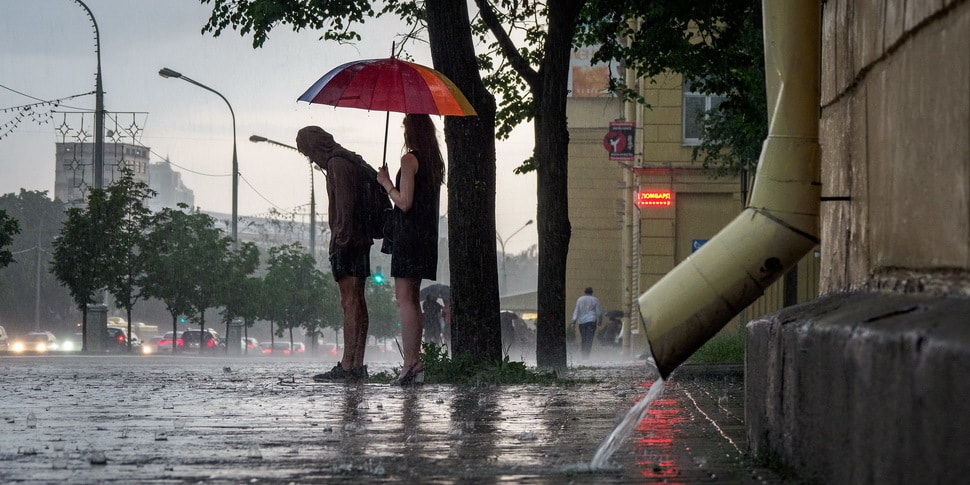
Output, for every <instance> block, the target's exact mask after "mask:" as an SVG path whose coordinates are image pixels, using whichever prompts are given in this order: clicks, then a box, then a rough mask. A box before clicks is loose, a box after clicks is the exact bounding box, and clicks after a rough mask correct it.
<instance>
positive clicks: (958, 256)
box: [820, 0, 970, 293]
mask: <svg viewBox="0 0 970 485" xmlns="http://www.w3.org/2000/svg"><path fill="white" fill-rule="evenodd" d="M822 32H823V39H822V47H823V53H822V54H823V61H822V67H823V69H822V111H821V122H820V123H821V125H820V128H821V135H820V137H821V145H822V184H823V191H822V194H823V196H829V197H833V196H834V197H848V198H849V199H850V200H847V201H830V202H823V204H822V269H821V274H822V283H821V284H822V292H823V293H824V292H831V291H838V290H842V289H846V288H857V287H860V286H862V285H865V284H867V283H868V281H869V278H870V276H872V275H878V274H879V273H881V272H883V271H885V270H887V269H888V268H913V269H920V268H926V269H930V268H958V269H962V270H970V41H968V39H970V3H968V2H966V1H960V0H950V1H946V2H944V1H943V0H935V1H930V0H920V1H915V0H910V1H901V0H897V1H888V2H883V1H871V2H858V1H852V0H833V1H828V2H825V4H824V7H823V27H822Z"/></svg>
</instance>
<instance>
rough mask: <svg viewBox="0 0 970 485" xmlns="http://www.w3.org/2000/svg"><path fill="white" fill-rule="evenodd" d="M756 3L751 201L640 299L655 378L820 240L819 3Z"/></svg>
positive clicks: (769, 0) (780, 0)
mask: <svg viewBox="0 0 970 485" xmlns="http://www.w3.org/2000/svg"><path fill="white" fill-rule="evenodd" d="M762 5H763V11H764V35H765V82H766V85H767V97H768V110H769V113H768V116H769V122H768V123H769V125H768V138H767V139H766V140H765V142H764V146H763V147H762V150H761V159H760V160H759V161H758V170H757V172H756V177H755V183H754V187H753V188H752V192H751V203H750V205H749V206H748V208H747V209H745V210H744V211H743V212H742V213H741V214H740V215H739V216H738V217H737V218H736V219H734V221H732V222H731V223H730V224H728V225H727V226H725V227H724V229H722V230H721V232H719V233H718V234H717V235H716V236H714V238H712V239H711V240H710V241H708V242H707V243H706V244H705V245H704V246H702V247H701V249H699V250H698V251H697V252H695V253H694V254H693V255H691V256H690V257H688V258H687V259H686V260H684V261H683V262H681V263H680V264H679V265H677V267H675V268H674V269H673V270H672V271H671V272H670V273H668V274H667V275H666V276H664V278H662V279H661V280H660V281H659V282H657V284H655V285H654V286H653V287H651V288H650V289H649V290H648V291H647V292H646V293H644V294H643V295H641V296H640V298H639V303H640V315H641V317H642V324H643V325H644V327H645V328H646V334H647V340H648V345H649V347H650V351H651V354H652V355H653V358H654V361H655V362H656V364H657V367H658V368H659V370H660V374H661V375H662V376H663V377H664V378H666V377H667V376H669V375H670V373H671V372H673V370H674V369H675V368H676V367H677V366H678V365H680V364H681V363H683V362H684V361H685V360H687V358H688V357H690V355H691V354H693V353H694V351H696V350H697V349H698V348H700V346H701V345H703V344H704V342H706V341H707V340H709V339H710V338H711V337H713V336H714V335H715V334H716V333H717V332H718V331H719V330H721V328H723V327H724V325H725V324H727V322H728V321H730V320H731V318H733V317H734V316H735V315H737V314H738V313H739V312H740V311H741V310H742V309H744V308H745V307H747V306H748V305H750V304H751V303H752V302H754V301H755V300H756V299H758V297H760V296H761V295H762V294H763V293H764V290H765V288H767V287H768V286H769V285H771V283H772V282H774V281H775V280H777V279H778V278H779V277H781V276H782V275H783V274H784V272H785V271H787V270H788V269H789V268H791V267H792V266H794V265H795V264H797V263H798V260H799V259H801V258H802V257H803V256H804V255H805V254H807V253H808V252H809V251H810V250H811V249H812V248H813V247H814V246H815V245H816V244H818V242H819V230H818V225H819V222H818V215H819V197H820V192H821V190H820V182H819V179H820V175H819V146H818V113H819V63H820V52H819V50H820V42H821V37H820V8H819V1H818V0H764V2H763V4H762Z"/></svg>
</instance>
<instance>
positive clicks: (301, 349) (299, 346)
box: [291, 342, 306, 354]
mask: <svg viewBox="0 0 970 485" xmlns="http://www.w3.org/2000/svg"><path fill="white" fill-rule="evenodd" d="M291 351H292V352H293V353H294V354H303V353H305V352H306V345H303V342H293V347H292V348H291Z"/></svg>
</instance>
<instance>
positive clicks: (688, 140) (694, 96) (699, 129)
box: [682, 81, 724, 146]
mask: <svg viewBox="0 0 970 485" xmlns="http://www.w3.org/2000/svg"><path fill="white" fill-rule="evenodd" d="M722 101H724V96H716V95H710V94H702V93H700V92H697V91H695V90H694V87H693V86H692V84H691V83H690V82H689V81H685V82H684V113H683V123H682V126H683V130H684V145H690V146H694V145H700V144H701V134H702V133H703V131H704V130H703V121H704V114H705V113H707V112H708V111H709V110H711V109H714V108H717V106H718V105H719V104H721V102H722Z"/></svg>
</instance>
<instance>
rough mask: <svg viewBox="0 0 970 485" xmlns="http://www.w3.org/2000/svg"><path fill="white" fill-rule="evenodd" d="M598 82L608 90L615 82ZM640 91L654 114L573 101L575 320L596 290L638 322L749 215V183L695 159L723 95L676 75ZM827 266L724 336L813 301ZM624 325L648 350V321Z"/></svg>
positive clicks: (751, 311) (571, 283)
mask: <svg viewBox="0 0 970 485" xmlns="http://www.w3.org/2000/svg"><path fill="white" fill-rule="evenodd" d="M580 57H582V56H580ZM583 72H584V74H586V75H587V76H589V75H590V73H589V72H588V70H587V71H583ZM574 74H575V73H574ZM592 75H596V74H592ZM599 75H600V76H604V74H603V73H600V74H599ZM598 82H600V83H601V85H604V86H605V85H606V83H607V79H606V78H605V77H601V78H600V80H599V81H598ZM584 83H585V84H591V83H593V81H590V80H589V79H586V80H585V81H584ZM640 85H641V86H643V87H642V88H641V94H642V95H643V97H644V98H645V99H646V100H647V102H648V103H649V107H647V106H643V105H637V104H634V103H624V102H622V101H620V100H618V99H616V98H611V97H608V96H607V95H606V94H605V91H602V90H592V89H584V90H583V91H579V92H577V91H574V92H573V95H572V96H571V97H570V99H569V101H568V103H567V116H568V118H569V135H570V144H569V220H570V223H571V225H572V238H571V239H570V249H569V257H568V260H567V274H566V292H567V302H566V303H567V308H566V314H567V317H568V316H571V314H572V305H573V301H574V299H575V298H574V297H577V296H578V295H581V294H582V291H583V289H584V288H585V287H587V286H592V287H593V288H594V292H595V294H596V296H597V297H599V299H600V300H601V302H602V303H603V306H604V310H606V311H609V310H618V311H622V312H623V313H624V314H625V315H627V316H629V315H634V316H636V315H639V312H638V310H637V302H636V299H637V298H638V297H639V296H640V295H641V294H643V293H644V292H645V291H647V290H648V289H649V288H650V286H651V285H653V284H655V283H656V282H657V281H659V280H660V279H661V278H662V277H663V276H664V275H666V274H667V273H668V272H669V271H670V270H672V269H673V268H674V267H675V266H676V265H677V264H679V263H680V262H681V261H683V260H685V259H687V258H688V257H690V255H691V254H692V253H693V252H694V251H696V250H697V249H698V248H699V247H700V246H702V245H703V244H704V243H705V242H707V240H709V239H711V238H712V237H714V235H715V234H717V232H718V231H720V230H721V228H723V227H724V226H725V225H726V224H727V223H729V222H731V221H732V220H733V219H734V218H735V217H736V216H737V215H738V214H739V213H740V212H741V211H742V209H743V208H744V202H743V201H744V200H745V199H746V196H747V193H746V189H745V185H742V180H741V178H740V177H737V176H730V177H720V178H713V177H712V176H711V175H710V174H709V173H708V172H706V171H705V170H704V169H703V168H702V167H701V164H700V163H693V162H691V155H692V151H693V148H694V146H696V145H698V144H699V143H700V141H701V140H700V129H699V125H698V124H697V123H696V120H697V117H696V115H697V113H698V112H699V111H703V110H707V109H711V108H713V107H715V106H716V105H717V103H718V102H719V99H718V97H716V96H705V95H702V94H699V93H696V92H694V91H692V90H691V88H690V86H689V85H685V83H684V82H683V79H682V77H681V76H680V75H678V74H676V73H668V74H665V75H662V76H658V77H657V78H655V79H652V80H646V81H644V82H641V83H640ZM579 93H586V94H585V95H584V96H580V95H579ZM818 268H819V251H814V252H813V253H811V254H810V255H809V256H807V257H806V258H804V259H803V260H802V261H801V262H800V263H799V265H798V268H797V269H796V270H794V271H792V272H791V273H790V275H789V276H788V277H786V279H784V280H780V281H778V282H776V283H775V284H774V285H772V286H771V287H769V288H768V289H767V290H766V291H765V294H764V296H763V297H762V298H760V299H759V300H758V301H756V302H755V303H754V304H752V305H751V306H750V307H748V308H747V309H745V310H744V311H742V312H741V314H740V315H739V316H738V317H736V318H735V319H733V320H732V322H731V323H729V324H728V325H727V326H726V327H725V330H724V331H725V332H736V331H737V329H738V324H739V323H740V322H743V321H747V320H748V319H750V318H754V317H757V316H760V315H764V314H766V313H771V312H773V311H776V310H778V309H780V308H782V307H783V306H785V305H786V304H793V303H795V302H801V301H807V300H810V299H812V298H814V297H815V296H816V295H817V292H818V274H819V269H818ZM624 323H625V325H624V331H623V338H624V348H625V349H627V350H630V351H633V352H637V351H639V350H640V349H642V348H643V347H644V346H645V344H646V341H645V339H644V337H643V333H642V329H641V328H640V325H639V321H638V319H637V318H636V317H634V318H633V319H632V321H631V319H630V318H629V317H627V318H626V319H624ZM631 323H632V325H631Z"/></svg>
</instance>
